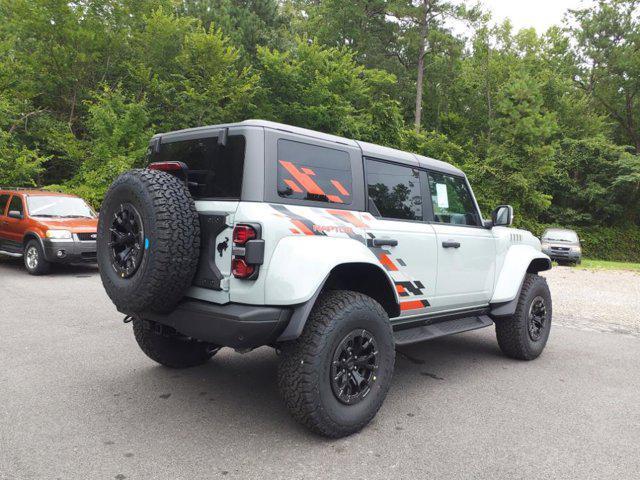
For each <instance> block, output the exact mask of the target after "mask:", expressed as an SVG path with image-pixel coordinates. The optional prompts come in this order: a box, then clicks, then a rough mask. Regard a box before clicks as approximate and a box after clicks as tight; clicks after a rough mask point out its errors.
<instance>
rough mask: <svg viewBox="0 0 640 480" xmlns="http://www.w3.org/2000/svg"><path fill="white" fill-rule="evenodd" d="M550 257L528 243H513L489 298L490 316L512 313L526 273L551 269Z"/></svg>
mask: <svg viewBox="0 0 640 480" xmlns="http://www.w3.org/2000/svg"><path fill="white" fill-rule="evenodd" d="M551 265H552V264H551V259H550V258H549V257H548V256H547V255H545V254H544V253H542V252H540V251H539V250H536V249H535V248H533V247H531V246H529V245H513V246H511V247H510V248H509V251H508V252H507V255H506V256H505V259H504V263H503V265H502V270H501V271H500V274H499V276H498V280H497V282H496V287H495V289H494V292H493V297H492V298H491V301H490V302H489V303H490V306H491V312H490V314H491V316H492V317H502V316H509V315H513V313H514V312H515V311H516V306H517V303H518V299H519V298H520V291H521V290H522V284H523V283H524V279H525V275H526V274H527V273H538V272H542V271H545V270H551Z"/></svg>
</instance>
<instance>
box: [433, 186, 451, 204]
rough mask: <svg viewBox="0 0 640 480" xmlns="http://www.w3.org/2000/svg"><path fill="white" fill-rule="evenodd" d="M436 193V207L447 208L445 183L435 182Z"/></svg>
mask: <svg viewBox="0 0 640 480" xmlns="http://www.w3.org/2000/svg"><path fill="white" fill-rule="evenodd" d="M436 195H437V197H438V207H440V208H449V196H448V195H447V185H446V184H444V183H436Z"/></svg>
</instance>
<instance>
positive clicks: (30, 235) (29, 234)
mask: <svg viewBox="0 0 640 480" xmlns="http://www.w3.org/2000/svg"><path fill="white" fill-rule="evenodd" d="M31 238H35V239H36V240H38V243H39V244H40V248H41V249H42V253H43V254H44V257H45V260H47V261H48V260H49V259H48V258H47V250H46V249H45V248H44V242H43V241H42V237H41V236H40V235H38V233H37V232H34V231H33V230H27V231H26V232H24V235H23V236H22V248H23V252H24V247H25V245H26V243H27V242H28V241H29V239H31Z"/></svg>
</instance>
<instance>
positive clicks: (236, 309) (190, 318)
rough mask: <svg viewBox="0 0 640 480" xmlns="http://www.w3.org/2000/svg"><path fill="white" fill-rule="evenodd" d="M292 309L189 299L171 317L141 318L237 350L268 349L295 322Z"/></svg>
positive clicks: (169, 314)
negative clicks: (262, 347) (287, 326)
mask: <svg viewBox="0 0 640 480" xmlns="http://www.w3.org/2000/svg"><path fill="white" fill-rule="evenodd" d="M291 313H292V309H290V308H279V307H265V306H259V305H243V304H239V303H228V304H226V305H218V304H215V303H209V302H203V301H200V300H192V299H185V300H182V302H180V304H178V306H177V307H176V308H175V309H174V310H173V311H172V312H170V313H166V314H159V313H153V312H145V313H143V314H141V315H139V316H140V317H142V318H144V319H146V320H152V321H154V322H158V323H161V324H163V325H167V326H169V327H172V328H174V329H175V330H176V331H178V332H180V333H182V334H183V335H187V336H189V337H193V338H197V339H198V340H203V341H206V342H210V343H213V344H215V345H219V346H224V347H231V348H237V349H246V348H255V347H259V346H262V345H268V344H270V343H272V342H274V341H275V340H276V338H278V336H279V335H280V333H282V331H283V330H284V328H285V327H286V325H287V324H288V323H289V319H290V318H291Z"/></svg>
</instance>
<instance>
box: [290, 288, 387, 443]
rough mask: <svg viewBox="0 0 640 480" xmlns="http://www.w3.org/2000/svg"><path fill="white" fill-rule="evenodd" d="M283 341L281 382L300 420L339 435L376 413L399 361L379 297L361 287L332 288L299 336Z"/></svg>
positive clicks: (316, 429) (323, 432)
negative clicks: (367, 294)
mask: <svg viewBox="0 0 640 480" xmlns="http://www.w3.org/2000/svg"><path fill="white" fill-rule="evenodd" d="M280 347H281V355H280V365H279V369H278V385H279V388H280V392H281V395H282V397H283V399H284V403H285V405H286V406H287V408H288V409H289V411H290V412H291V414H292V416H293V417H294V418H295V419H296V420H297V421H299V422H300V423H302V424H303V425H305V426H306V427H308V428H309V429H311V430H312V431H314V432H316V433H318V434H320V435H323V436H327V437H331V438H339V437H344V436H347V435H351V434H353V433H355V432H357V431H359V430H361V429H362V428H363V427H364V426H365V425H367V424H368V423H369V422H370V421H371V419H372V418H373V417H374V416H375V415H376V413H377V412H378V410H379V408H380V406H381V405H382V402H383V401H384V399H385V397H386V395H387V392H388V390H389V386H390V385H391V379H392V375H393V367H394V362H395V344H394V340H393V333H392V330H391V325H390V323H389V318H388V316H387V314H386V312H385V311H384V309H383V308H382V307H381V306H380V304H379V303H378V302H376V301H375V300H373V299H372V298H370V297H368V296H366V295H363V294H361V293H356V292H351V291H344V290H336V291H329V292H327V293H325V294H323V295H322V296H321V297H320V299H319V300H318V303H317V304H316V305H315V306H314V308H313V311H312V312H311V315H310V316H309V319H308V321H307V324H306V325H305V328H304V331H303V332H302V335H301V336H300V338H298V339H297V340H295V341H292V342H287V343H285V344H282V345H281V346H280ZM350 355H351V356H350ZM358 355H361V356H360V357H358Z"/></svg>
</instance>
